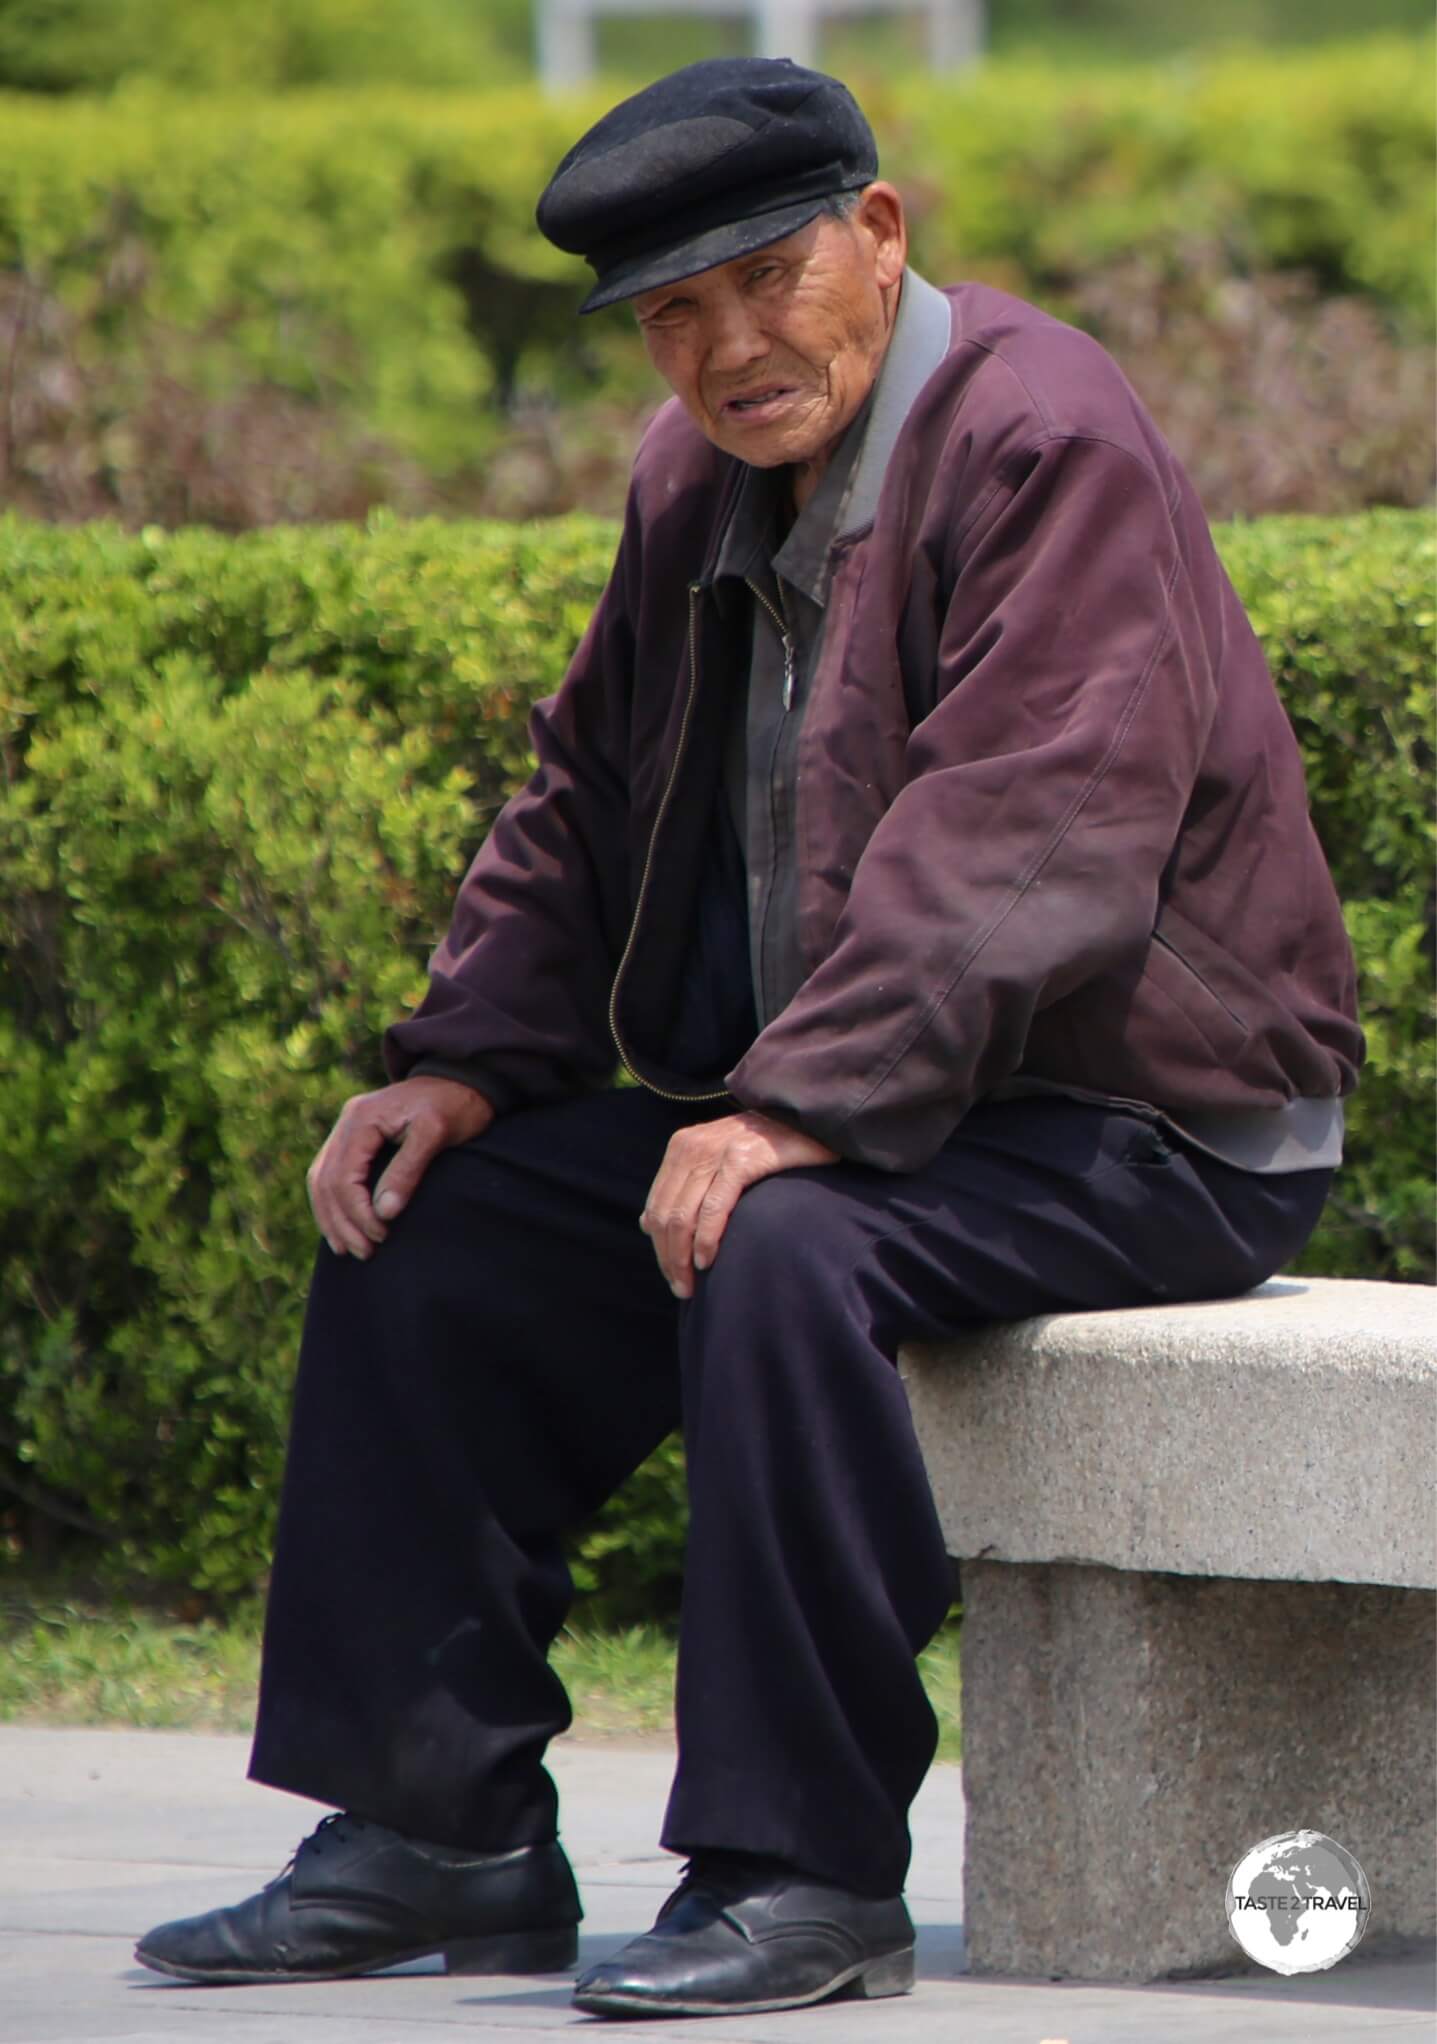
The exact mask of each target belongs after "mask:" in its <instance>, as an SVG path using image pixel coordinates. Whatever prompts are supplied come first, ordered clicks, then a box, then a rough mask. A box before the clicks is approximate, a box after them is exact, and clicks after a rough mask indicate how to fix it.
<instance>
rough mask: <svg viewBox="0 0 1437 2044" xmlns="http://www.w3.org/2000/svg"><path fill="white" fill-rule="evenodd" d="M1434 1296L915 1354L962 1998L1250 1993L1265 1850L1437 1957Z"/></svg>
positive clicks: (1378, 1938)
mask: <svg viewBox="0 0 1437 2044" xmlns="http://www.w3.org/2000/svg"><path fill="white" fill-rule="evenodd" d="M1434 1336H1437V1292H1434V1291H1433V1290H1432V1289H1430V1288H1429V1287H1427V1286H1420V1285H1386V1284H1371V1283H1360V1282H1355V1281H1352V1282H1343V1281H1335V1280H1331V1279H1302V1278H1280V1279H1275V1280H1273V1281H1272V1282H1271V1283H1269V1284H1266V1285H1263V1286H1262V1287H1261V1289H1260V1290H1258V1291H1255V1292H1252V1293H1249V1294H1248V1295H1247V1296H1246V1297H1244V1298H1241V1299H1233V1300H1220V1301H1216V1302H1213V1303H1209V1304H1201V1305H1190V1306H1164V1307H1152V1308H1142V1309H1139V1310H1136V1311H1128V1312H1115V1313H1077V1314H1056V1315H1051V1316H1049V1317H1047V1318H1044V1319H1037V1320H1028V1321H1022V1322H1018V1323H1016V1324H1013V1325H1005V1326H995V1327H991V1328H987V1329H983V1330H980V1331H978V1332H976V1333H974V1334H973V1335H971V1336H968V1337H965V1338H964V1339H961V1340H955V1341H953V1342H951V1343H945V1344H943V1345H941V1346H935V1347H924V1348H920V1347H914V1348H910V1349H907V1350H905V1352H904V1355H903V1357H902V1368H903V1374H904V1378H905V1382H906V1384H907V1388H908V1394H909V1398H910V1400H911V1402H912V1406H913V1411H914V1416H915V1420H916V1423H917V1427H918V1434H919V1439H920V1441H921V1443H922V1446H923V1452H924V1456H925V1458H926V1460H927V1463H928V1468H929V1473H930V1476H931V1479H932V1483H933V1489H934V1495H935V1497H936V1500H937V1503H938V1509H939V1513H940V1515H941V1517H942V1521H943V1526H944V1531H945V1534H946V1536H947V1541H948V1547H949V1551H950V1553H952V1554H953V1555H955V1556H956V1557H957V1558H958V1559H959V1562H960V1564H961V1569H962V1581H963V1598H964V1618H963V1634H962V1659H963V1767H964V1784H965V1790H966V1796H967V1805H968V1830H967V1845H966V1859H965V1892H966V1926H965V1927H966V1931H967V1941H968V1953H969V1960H970V1963H971V1965H972V1967H973V1968H974V1970H975V1971H980V1972H989V1973H1012V1974H1046V1975H1049V1976H1052V1977H1062V1976H1068V1975H1072V1976H1079V1977H1085V1978H1089V1979H1102V1980H1151V1979H1158V1978H1163V1977H1168V1976H1174V1975H1177V1976H1181V1975H1194V1974H1202V1973H1211V1972H1222V1971H1228V1970H1239V1969H1241V1968H1242V1966H1243V1965H1244V1964H1245V1962H1244V1961H1243V1958H1242V1954H1241V1952H1240V1951H1239V1949H1238V1947H1237V1946H1236V1944H1235V1943H1234V1942H1233V1940H1232V1938H1231V1936H1230V1934H1229V1932H1228V1928H1227V1920H1226V1916H1225V1914H1224V1910H1223V1898H1224V1892H1225V1889H1226V1884H1227V1879H1228V1876H1229V1874H1230V1873H1231V1871H1232V1869H1233V1866H1234V1865H1235V1863H1236V1862H1237V1860H1238V1859H1239V1858H1240V1857H1241V1856H1242V1854H1243V1853H1244V1852H1246V1851H1247V1849H1248V1848H1249V1847H1251V1846H1253V1845H1256V1844H1257V1843H1258V1842H1259V1841H1260V1840H1262V1839H1264V1838H1269V1837H1271V1836H1273V1835H1274V1834H1275V1833H1277V1832H1282V1831H1293V1830H1298V1829H1300V1828H1311V1829H1314V1830H1317V1831H1322V1832H1326V1833H1327V1834H1328V1835H1329V1836H1330V1837H1333V1838H1336V1839H1337V1840H1338V1841H1339V1842H1340V1843H1341V1844H1343V1845H1345V1846H1347V1847H1348V1848H1349V1850H1350V1851H1352V1852H1354V1853H1355V1854H1356V1855H1357V1858H1358V1860H1359V1861H1360V1862H1361V1864H1362V1866H1363V1868H1364V1870H1365V1872H1366V1874H1367V1878H1368V1881H1369V1883H1370V1885H1371V1890H1372V1914H1371V1918H1370V1920H1369V1925H1368V1931H1367V1936H1366V1939H1365V1940H1364V1950H1371V1949H1374V1948H1378V1949H1380V1948H1383V1947H1384V1946H1388V1947H1390V1946H1391V1945H1392V1944H1394V1943H1397V1942H1399V1941H1402V1942H1405V1941H1407V1940H1410V1939H1421V1938H1427V1937H1430V1936H1431V1935H1432V1934H1433V1932H1434V1930H1437V1919H1435V1918H1434V1895H1437V1856H1434V1842H1437V1821H1434V1806H1437V1775H1434V1736H1437V1688H1435V1687H1434V1665H1437V1662H1435V1661H1434V1654H1437V1631H1434V1615H1435V1614H1437V1599H1434V1596H1433V1587H1434V1585H1437V1514H1434V1464H1437V1432H1434V1422H1437V1361H1434V1355H1437V1340H1434Z"/></svg>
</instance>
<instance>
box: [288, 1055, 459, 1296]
mask: <svg viewBox="0 0 1437 2044" xmlns="http://www.w3.org/2000/svg"><path fill="white" fill-rule="evenodd" d="M493 1119H494V1109H493V1108H492V1106H491V1105H490V1104H489V1102H488V1101H487V1100H486V1099H485V1098H484V1095H483V1094H482V1093H476V1092H475V1091H474V1089H473V1087H472V1086H465V1085H462V1084H461V1083H460V1081H459V1080H457V1079H439V1078H434V1077H430V1076H427V1075H420V1076H418V1077H415V1078H412V1079H401V1080H400V1081H399V1083H398V1084H397V1085H394V1086H381V1087H380V1089H379V1091H378V1092H377V1093H358V1094H356V1095H355V1097H354V1099H353V1100H348V1101H346V1102H345V1104H344V1107H343V1108H342V1110H341V1112H340V1116H339V1119H338V1121H337V1122H336V1123H335V1124H334V1127H333V1128H332V1129H331V1130H330V1132H329V1136H328V1138H327V1140H326V1142H325V1145H324V1148H323V1149H322V1150H321V1151H320V1153H319V1155H318V1156H317V1157H316V1158H315V1160H314V1162H313V1163H312V1164H311V1165H310V1167H309V1176H308V1179H307V1181H306V1183H307V1184H308V1186H309V1203H310V1205H311V1207H313V1209H314V1218H315V1219H316V1221H318V1223H319V1229H320V1233H321V1234H322V1235H323V1236H324V1239H325V1241H326V1242H327V1243H328V1244H329V1246H330V1248H331V1249H332V1250H333V1251H334V1253H335V1255H336V1256H357V1257H359V1258H361V1259H363V1258H365V1257H368V1256H372V1255H373V1253H374V1251H375V1249H376V1248H377V1247H378V1245H379V1244H380V1243H381V1242H382V1241H383V1240H384V1238H385V1236H386V1234H387V1233H388V1229H387V1228H386V1227H385V1222H386V1221H392V1220H393V1219H394V1218H395V1216H396V1215H397V1214H401V1213H403V1211H404V1209H405V1207H406V1206H407V1205H408V1204H409V1200H410V1197H411V1195H412V1194H413V1192H414V1188H415V1187H416V1186H417V1185H418V1183H419V1181H420V1179H421V1178H422V1177H423V1176H424V1173H425V1171H426V1170H427V1169H428V1167H429V1164H430V1162H431V1160H432V1159H433V1158H434V1157H436V1156H437V1155H438V1153H439V1152H440V1151H441V1150H447V1149H449V1148H451V1146H452V1145H453V1144H455V1143H467V1142H469V1141H471V1140H472V1138H473V1137H475V1136H481V1135H483V1133H484V1131H485V1129H486V1128H488V1126H489V1124H490V1122H491V1121H492V1120H493ZM386 1143H396V1144H398V1146H399V1147H398V1151H397V1153H396V1155H395V1156H393V1157H392V1158H391V1159H390V1161H389V1164H388V1166H387V1167H386V1169H385V1172H384V1176H383V1177H382V1178H381V1179H380V1181H379V1183H378V1185H376V1186H375V1188H374V1194H373V1197H372V1198H371V1196H370V1190H369V1174H370V1170H371V1168H372V1166H373V1164H374V1159H375V1157H376V1156H377V1155H378V1153H379V1151H380V1150H381V1149H383V1147H384V1145H385V1144H386Z"/></svg>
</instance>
